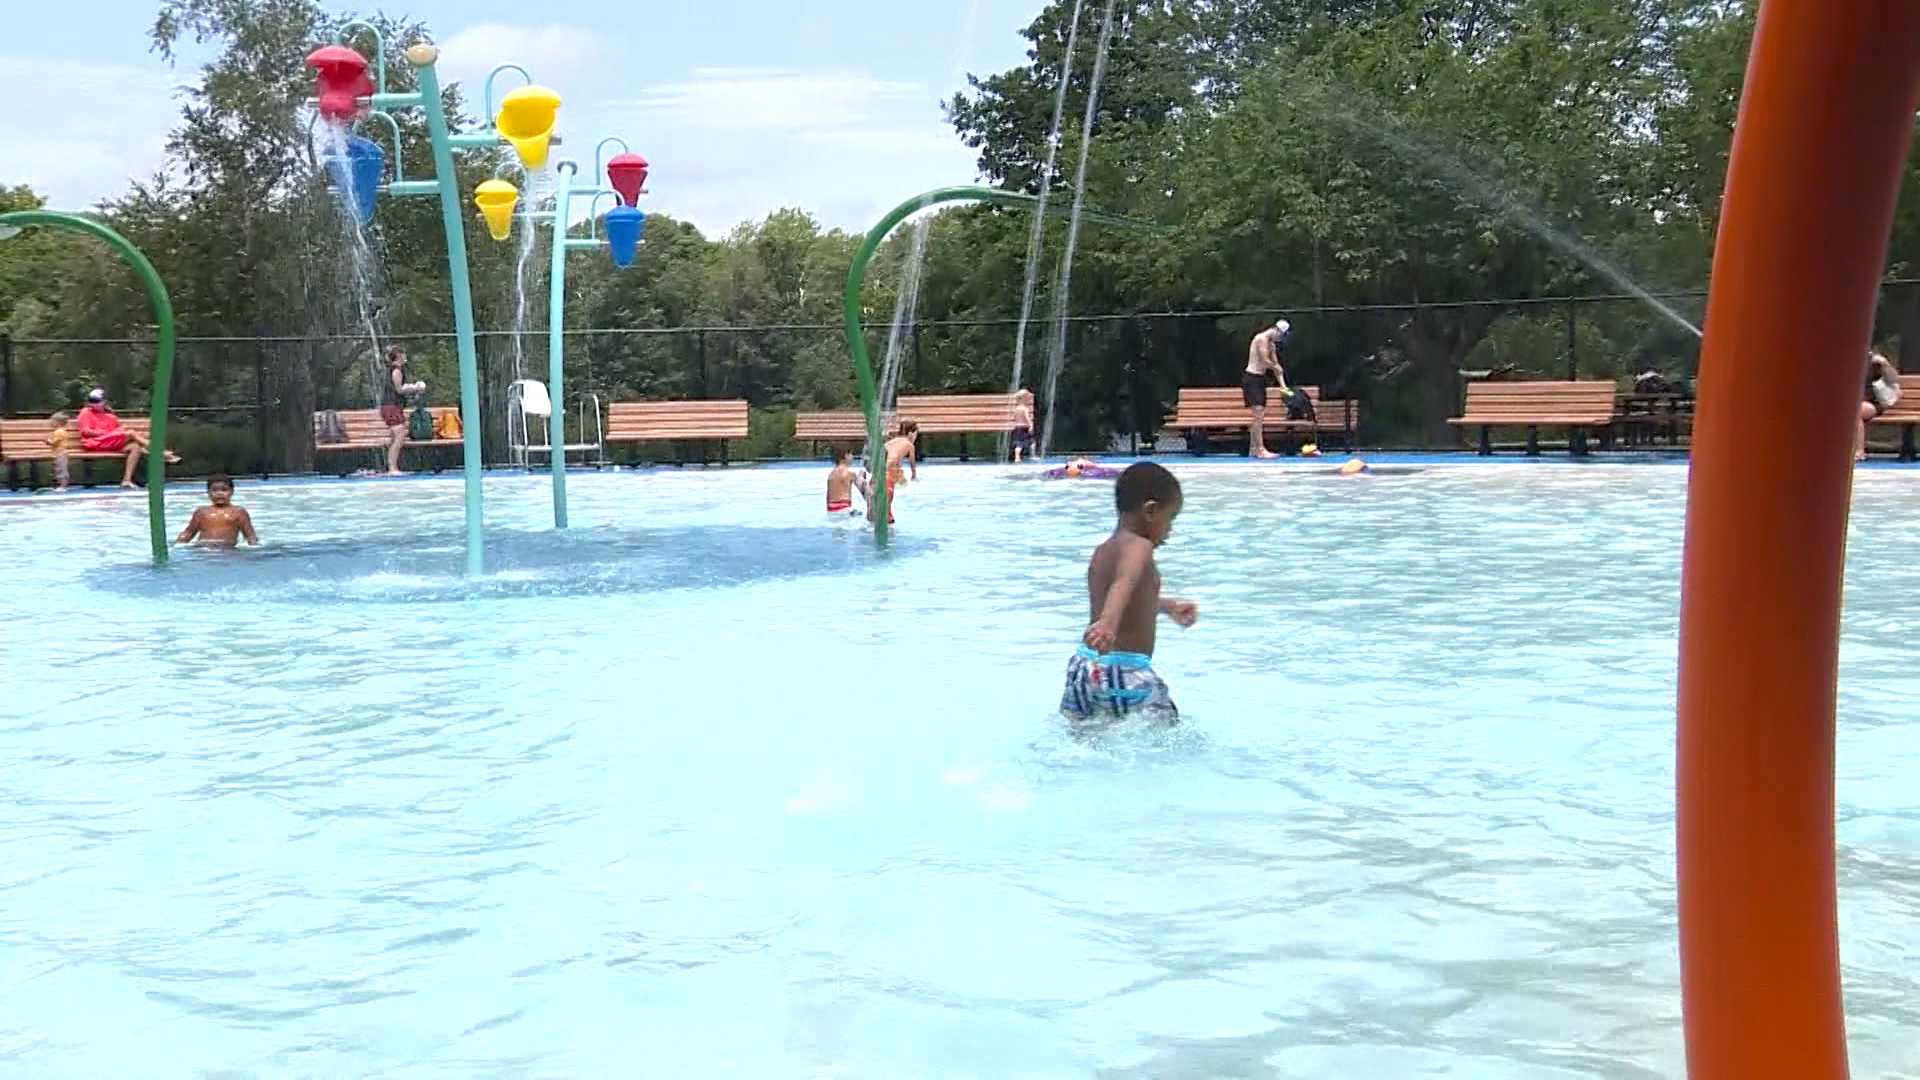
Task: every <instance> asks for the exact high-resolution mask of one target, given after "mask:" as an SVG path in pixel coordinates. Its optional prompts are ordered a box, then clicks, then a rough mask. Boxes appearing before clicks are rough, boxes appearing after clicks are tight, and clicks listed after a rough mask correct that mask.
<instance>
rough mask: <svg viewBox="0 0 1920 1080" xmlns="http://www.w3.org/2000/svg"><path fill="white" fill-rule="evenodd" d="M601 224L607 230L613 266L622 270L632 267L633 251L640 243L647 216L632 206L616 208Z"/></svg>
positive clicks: (608, 213) (610, 211) (608, 247)
mask: <svg viewBox="0 0 1920 1080" xmlns="http://www.w3.org/2000/svg"><path fill="white" fill-rule="evenodd" d="M601 224H602V226H603V227H604V228H605V229H606V230H607V252H608V253H609V254H611V255H612V256H613V265H615V266H617V267H620V268H621V269H622V270H624V269H626V268H627V267H629V266H632V265H633V249H634V248H635V247H636V246H638V245H639V243H640V231H641V230H642V229H643V228H645V227H646V224H647V215H645V214H643V213H641V212H640V211H638V210H635V209H634V208H633V207H631V206H616V207H614V208H613V209H611V210H609V211H607V215H606V217H604V218H602V219H601Z"/></svg>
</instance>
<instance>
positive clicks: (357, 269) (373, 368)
mask: <svg viewBox="0 0 1920 1080" xmlns="http://www.w3.org/2000/svg"><path fill="white" fill-rule="evenodd" d="M314 132H315V142H316V144H317V145H316V146H315V147H314V150H315V153H316V155H317V157H318V160H320V161H322V162H325V161H328V160H331V159H340V160H344V159H345V158H346V156H347V146H348V140H349V139H350V138H351V137H352V134H353V132H352V129H351V128H349V127H348V126H347V125H346V124H339V123H333V122H322V123H319V124H317V125H315V127H314ZM328 188H329V190H330V191H331V192H332V194H333V205H334V209H335V211H336V212H337V216H338V220H339V223H340V238H341V252H342V256H343V265H342V267H341V269H342V276H343V277H344V278H345V279H346V283H347V292H348V298H349V300H350V301H351V302H352V304H353V321H354V325H355V327H356V328H357V329H356V332H359V331H360V330H364V331H365V332H366V335H367V342H368V344H369V346H370V347H369V349H368V351H367V390H368V393H369V394H370V395H371V396H372V399H373V401H374V402H375V403H376V404H377V403H378V402H379V401H380V398H381V395H382V386H383V378H384V376H385V373H386V367H385V364H384V363H383V362H382V359H381V356H380V352H381V345H380V338H381V333H380V310H379V303H378V300H377V297H378V295H379V291H380V283H381V280H380V279H381V273H380V260H379V259H378V258H376V257H375V255H374V251H373V245H372V244H371V243H370V242H369V241H368V236H367V233H368V230H369V229H371V228H372V226H371V225H367V226H362V225H361V224H360V218H359V215H358V214H357V213H356V212H355V209H354V203H353V192H352V191H351V190H349V189H348V187H347V186H346V185H344V184H341V183H329V184H328Z"/></svg>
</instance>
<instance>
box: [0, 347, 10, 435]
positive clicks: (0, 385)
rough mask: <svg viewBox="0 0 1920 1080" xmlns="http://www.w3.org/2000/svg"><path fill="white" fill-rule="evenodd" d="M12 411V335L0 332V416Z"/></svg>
mask: <svg viewBox="0 0 1920 1080" xmlns="http://www.w3.org/2000/svg"><path fill="white" fill-rule="evenodd" d="M12 411H13V335H12V334H0V416H5V415H7V414H8V413H10V412H12Z"/></svg>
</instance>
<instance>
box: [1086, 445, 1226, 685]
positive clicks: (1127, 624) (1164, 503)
mask: <svg viewBox="0 0 1920 1080" xmlns="http://www.w3.org/2000/svg"><path fill="white" fill-rule="evenodd" d="M1181 501H1182V500H1181V495H1180V481H1178V480H1175V479H1174V478H1173V474H1172V473H1170V472H1168V471H1167V470H1166V469H1164V468H1162V467H1160V466H1158V465H1155V464H1153V463H1152V462H1150V461H1142V462H1138V463H1136V464H1133V465H1129V466H1127V469H1126V471H1125V472H1122V473H1121V474H1120V479H1119V480H1117V481H1115V482H1114V485H1113V502H1114V508H1115V509H1116V510H1117V511H1118V512H1119V517H1120V520H1119V522H1118V523H1117V524H1116V525H1115V526H1114V528H1113V535H1112V536H1109V537H1107V539H1106V540H1105V541H1104V542H1103V543H1101V545H1100V546H1099V547H1097V548H1094V549H1093V558H1092V559H1091V560H1090V561H1089V562H1088V563H1087V604H1088V608H1089V609H1090V611H1091V613H1092V616H1093V621H1092V622H1091V623H1090V624H1088V626H1087V630H1086V633H1085V634H1084V635H1082V637H1081V642H1080V648H1079V650H1078V651H1077V652H1076V653H1075V654H1074V656H1073V659H1071V660H1069V661H1067V688H1066V692H1065V693H1064V694H1062V695H1061V697H1060V711H1061V712H1063V713H1065V714H1066V715H1067V716H1068V718H1070V719H1074V720H1088V719H1093V718H1095V717H1110V718H1116V719H1117V718H1119V717H1123V716H1129V715H1132V714H1135V713H1150V714H1154V715H1157V716H1162V717H1165V718H1166V719H1168V720H1177V719H1178V718H1179V715H1180V710H1178V709H1176V708H1175V707H1174V704H1173V696H1172V694H1170V693H1169V692H1168V691H1167V684H1166V683H1164V682H1162V681H1160V676H1158V675H1156V674H1154V671H1153V643H1154V629H1155V624H1156V621H1157V620H1158V619H1159V617H1160V616H1161V615H1166V616H1167V617H1169V618H1171V619H1172V620H1173V621H1174V623H1175V624H1176V625H1178V626H1181V627H1188V626H1192V625H1193V624H1194V622H1195V620H1197V619H1198V618H1199V617H1200V607H1199V605H1197V604H1195V603H1193V602H1192V601H1191V600H1176V599H1174V598H1172V597H1166V598H1162V597H1161V595H1160V569H1159V567H1157V566H1155V565H1154V562H1153V552H1154V549H1155V548H1157V547H1159V546H1160V545H1161V544H1162V543H1165V542H1166V539H1167V536H1168V534H1169V533H1171V532H1172V531H1173V519H1174V518H1176V517H1178V516H1180V504H1181Z"/></svg>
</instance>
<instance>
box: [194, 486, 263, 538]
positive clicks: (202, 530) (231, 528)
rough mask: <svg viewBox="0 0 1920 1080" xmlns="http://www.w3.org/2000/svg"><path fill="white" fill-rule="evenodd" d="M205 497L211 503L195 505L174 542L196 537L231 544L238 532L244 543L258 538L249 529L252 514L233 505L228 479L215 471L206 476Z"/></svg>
mask: <svg viewBox="0 0 1920 1080" xmlns="http://www.w3.org/2000/svg"><path fill="white" fill-rule="evenodd" d="M207 501H208V502H209V503H212V505H211V506H202V507H200V508H198V509H196V510H195V511H194V512H193V518H192V519H191V520H189V521H188V522H187V527H186V528H185V529H183V530H182V531H181V533H180V535H179V536H178V537H176V538H175V539H174V541H173V542H174V543H176V544H191V543H193V541H194V540H195V539H198V540H199V541H200V542H201V543H203V544H212V545H215V546H217V547H235V546H237V545H238V544H239V543H240V538H241V537H242V536H244V537H246V538H247V543H248V544H258V543H259V542H260V537H259V536H257V535H256V534H255V533H254V531H253V518H252V517H251V516H249V515H248V514H247V512H246V510H244V509H242V508H241V507H238V506H235V505H233V481H232V480H229V479H227V478H226V477H224V476H222V475H220V474H219V473H215V474H214V475H212V476H209V477H207Z"/></svg>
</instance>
